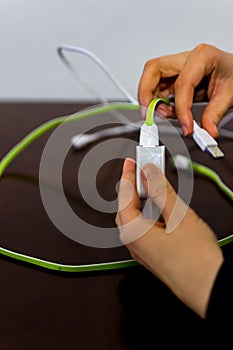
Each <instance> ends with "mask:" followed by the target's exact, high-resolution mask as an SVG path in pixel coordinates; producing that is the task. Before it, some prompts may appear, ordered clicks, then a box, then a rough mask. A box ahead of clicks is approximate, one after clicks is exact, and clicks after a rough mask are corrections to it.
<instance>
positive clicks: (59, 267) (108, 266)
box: [0, 98, 233, 272]
mask: <svg viewBox="0 0 233 350" xmlns="http://www.w3.org/2000/svg"><path fill="white" fill-rule="evenodd" d="M159 102H164V103H166V104H169V99H162V98H156V99H153V100H152V101H151V103H150V105H149V107H148V110H147V116H146V124H147V125H152V124H153V118H154V110H155V108H156V106H157V104H158V103H159ZM139 108H140V106H139V105H135V104H129V103H120V104H111V105H105V106H101V107H95V108H91V109H90V110H86V111H85V112H79V113H77V114H74V115H71V116H65V117H58V118H54V119H52V120H49V121H48V122H46V123H44V124H42V125H40V126H39V127H37V128H36V129H34V130H33V131H32V132H30V133H29V134H28V135H27V136H26V137H25V138H23V139H22V140H21V141H20V142H19V143H18V144H16V145H15V146H14V147H13V148H12V149H11V150H10V151H9V152H8V153H7V154H6V155H5V157H4V158H3V159H2V160H1V161H0V177H1V176H2V175H3V173H4V171H5V169H6V168H7V166H8V165H9V164H10V163H11V162H12V160H14V159H15V158H16V157H17V156H18V155H19V154H20V153H21V152H22V151H23V150H24V149H25V148H26V147H27V146H28V145H30V144H31V143H32V142H33V141H34V140H36V139H37V138H38V137H40V136H41V135H42V134H44V133H46V132H47V131H49V130H51V129H53V128H55V127H57V126H59V125H60V124H62V123H66V122H72V121H76V120H80V119H84V118H88V117H91V116H94V115H98V114H101V113H106V112H110V111H112V110H118V109H123V110H138V109H139ZM191 166H192V167H193V169H194V170H196V171H198V172H200V173H202V174H204V175H206V176H209V177H210V178H211V179H212V180H213V181H214V182H215V183H216V184H217V185H218V186H219V188H220V189H221V190H222V191H224V192H225V193H226V194H227V195H228V196H229V197H230V198H231V199H233V194H232V191H231V190H230V189H229V188H228V187H227V186H226V185H225V184H223V182H222V181H221V179H220V177H219V176H218V175H217V174H216V173H215V172H214V171H212V170H211V169H209V168H207V167H204V166H202V165H200V164H198V163H194V162H191ZM232 240H233V235H232V236H229V237H227V238H224V239H221V240H219V241H218V242H219V244H220V245H224V244H227V243H230V242H231V241H232ZM0 254H2V255H4V256H7V257H10V258H13V259H16V260H19V261H23V262H26V263H29V264H32V265H37V266H40V267H43V268H46V269H49V270H56V271H63V272H90V271H103V270H113V269H119V268H126V267H131V266H137V265H139V263H138V262H137V261H135V260H134V259H129V260H122V261H114V262H106V263H98V264H87V265H67V264H60V263H55V262H51V261H47V260H42V259H38V258H35V257H32V256H28V255H25V254H20V253H16V252H14V251H12V250H8V249H5V248H3V247H0Z"/></svg>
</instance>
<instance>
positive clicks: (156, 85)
mask: <svg viewBox="0 0 233 350" xmlns="http://www.w3.org/2000/svg"><path fill="white" fill-rule="evenodd" d="M171 94H172V95H175V107H168V106H166V105H164V104H162V105H160V106H158V108H157V111H158V113H160V114H161V115H163V116H165V117H177V118H178V119H179V122H180V124H181V126H182V129H183V133H184V135H185V136H186V135H190V134H192V132H193V122H192V121H193V116H192V111H191V107H192V103H193V101H197V100H198V101H200V100H206V99H207V100H208V104H207V106H206V107H205V109H204V111H203V114H202V117H201V124H202V127H203V128H205V129H206V130H207V131H208V132H209V133H210V134H211V135H212V136H213V137H217V136H218V129H217V125H218V123H219V121H220V120H221V118H222V117H223V116H224V114H225V113H226V111H227V110H228V109H229V108H230V107H232V106H233V54H231V53H228V52H225V51H222V50H220V49H218V48H216V47H214V46H212V45H208V44H199V45H197V46H196V47H195V48H194V49H193V50H191V51H185V52H181V53H178V54H173V55H167V56H162V57H158V58H155V59H151V60H149V61H148V62H146V64H145V66H144V70H143V73H142V76H141V78H140V81H139V86H138V100H139V103H140V104H141V106H144V107H148V105H149V103H150V101H151V100H152V99H153V98H154V97H168V96H170V95H171Z"/></svg>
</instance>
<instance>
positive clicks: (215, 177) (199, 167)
mask: <svg viewBox="0 0 233 350" xmlns="http://www.w3.org/2000/svg"><path fill="white" fill-rule="evenodd" d="M191 165H192V168H193V170H195V171H197V172H199V173H201V174H203V175H205V176H208V177H209V178H210V179H211V180H213V181H214V182H215V184H216V185H217V186H218V187H219V188H220V190H222V191H223V192H224V193H225V194H226V195H227V196H228V197H229V198H230V199H231V200H233V191H232V190H231V189H230V188H229V187H228V186H226V185H225V184H224V183H223V181H222V180H221V178H220V176H219V175H218V174H217V173H216V172H215V171H214V170H212V169H210V168H208V167H206V166H204V165H201V164H198V163H195V162H192V164H191Z"/></svg>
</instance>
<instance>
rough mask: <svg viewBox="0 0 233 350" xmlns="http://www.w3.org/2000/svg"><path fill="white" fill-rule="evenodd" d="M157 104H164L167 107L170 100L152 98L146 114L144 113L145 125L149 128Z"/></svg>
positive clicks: (152, 121)
mask: <svg viewBox="0 0 233 350" xmlns="http://www.w3.org/2000/svg"><path fill="white" fill-rule="evenodd" d="M159 103H166V104H167V105H170V100H169V98H160V97H157V98H154V99H153V100H152V101H151V102H150V104H149V106H148V108H147V113H146V121H145V123H146V125H148V126H151V125H153V123H154V112H155V108H156V107H157V105H158V104H159Z"/></svg>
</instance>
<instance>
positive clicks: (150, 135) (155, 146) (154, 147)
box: [136, 123, 165, 199]
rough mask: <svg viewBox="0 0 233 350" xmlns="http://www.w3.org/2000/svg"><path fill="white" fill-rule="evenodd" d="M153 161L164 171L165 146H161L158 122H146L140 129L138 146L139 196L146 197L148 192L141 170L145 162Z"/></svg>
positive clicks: (137, 177) (137, 180)
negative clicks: (149, 123) (150, 123)
mask: <svg viewBox="0 0 233 350" xmlns="http://www.w3.org/2000/svg"><path fill="white" fill-rule="evenodd" d="M147 163H152V164H154V165H156V166H157V167H158V168H160V170H161V171H162V172H163V173H164V171H165V146H163V145H162V146H159V137H158V127H157V125H156V124H154V123H153V124H152V125H147V124H146V123H144V124H143V125H142V126H141V129H140V136H139V145H138V146H136V164H137V168H136V182H137V191H138V194H139V197H140V198H142V199H145V198H146V197H147V192H146V190H145V188H144V185H143V183H142V179H141V171H142V168H143V166H144V165H145V164H147Z"/></svg>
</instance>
